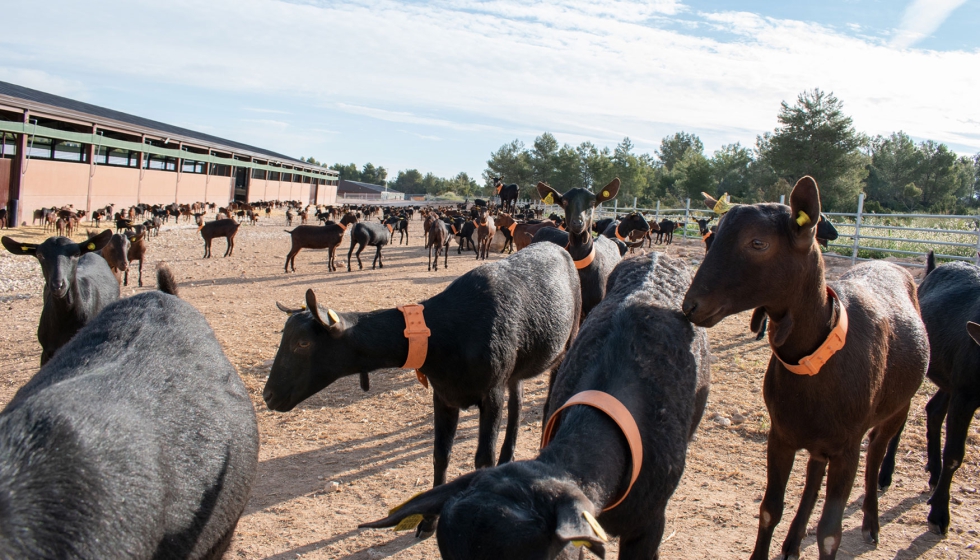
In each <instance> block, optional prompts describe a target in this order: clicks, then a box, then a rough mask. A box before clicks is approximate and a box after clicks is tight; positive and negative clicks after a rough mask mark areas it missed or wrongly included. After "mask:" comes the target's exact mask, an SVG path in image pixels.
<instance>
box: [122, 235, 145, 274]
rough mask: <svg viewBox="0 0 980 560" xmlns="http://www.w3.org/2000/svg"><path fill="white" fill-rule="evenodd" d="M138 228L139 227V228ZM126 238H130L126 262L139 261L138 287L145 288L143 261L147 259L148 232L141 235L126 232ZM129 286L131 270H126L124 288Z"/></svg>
mask: <svg viewBox="0 0 980 560" xmlns="http://www.w3.org/2000/svg"><path fill="white" fill-rule="evenodd" d="M137 227H138V226H137ZM126 237H128V238H129V250H128V251H126V260H127V261H128V262H133V261H139V278H138V279H137V285H138V286H139V287H140V288H142V287H143V259H144V258H145V257H146V230H144V231H141V232H139V233H130V232H126ZM128 285H129V268H128V267H127V268H126V273H125V274H124V275H123V286H128Z"/></svg>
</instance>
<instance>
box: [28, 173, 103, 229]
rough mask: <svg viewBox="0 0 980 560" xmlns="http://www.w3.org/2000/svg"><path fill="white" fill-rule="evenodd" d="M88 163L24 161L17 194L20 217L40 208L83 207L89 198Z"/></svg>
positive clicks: (79, 208)
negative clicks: (25, 164) (19, 188)
mask: <svg viewBox="0 0 980 560" xmlns="http://www.w3.org/2000/svg"><path fill="white" fill-rule="evenodd" d="M88 172H89V165H88V164H87V163H85V164H80V163H71V162H65V161H52V160H43V159H31V160H27V172H26V173H24V178H23V183H22V184H21V193H20V215H21V219H22V220H23V219H26V218H25V216H30V215H31V214H32V213H33V212H34V211H35V210H37V209H39V208H50V207H52V206H58V207H61V206H67V205H69V204H71V205H72V206H74V207H75V209H76V210H84V209H85V201H86V199H87V198H88Z"/></svg>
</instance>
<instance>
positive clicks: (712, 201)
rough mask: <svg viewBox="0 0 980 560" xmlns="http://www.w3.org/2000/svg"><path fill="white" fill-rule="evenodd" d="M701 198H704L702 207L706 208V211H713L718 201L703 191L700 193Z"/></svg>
mask: <svg viewBox="0 0 980 560" xmlns="http://www.w3.org/2000/svg"><path fill="white" fill-rule="evenodd" d="M701 196H703V197H704V205H705V206H707V207H708V210H714V209H715V205H716V204H718V199H716V198H715V197H713V196H711V195H710V194H708V193H706V192H704V191H701Z"/></svg>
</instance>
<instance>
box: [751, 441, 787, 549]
mask: <svg viewBox="0 0 980 560" xmlns="http://www.w3.org/2000/svg"><path fill="white" fill-rule="evenodd" d="M795 457H796V450H795V449H793V448H792V446H790V445H789V444H787V443H784V442H783V441H781V440H780V439H779V436H778V435H775V434H773V433H771V432H770V434H769V443H768V445H767V448H766V494H765V496H763V498H762V504H761V505H760V506H759V533H758V535H756V539H755V550H754V551H753V552H752V556H751V557H750V558H751V560H769V545H770V544H771V543H772V533H773V530H775V528H776V525H777V524H778V523H779V520H780V519H782V517H783V500H784V498H785V496H786V483H787V482H788V481H789V475H790V472H792V470H793V460H794V459H795Z"/></svg>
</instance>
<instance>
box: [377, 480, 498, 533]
mask: <svg viewBox="0 0 980 560" xmlns="http://www.w3.org/2000/svg"><path fill="white" fill-rule="evenodd" d="M481 474H483V472H482V471H474V472H471V473H469V474H465V475H463V476H461V477H459V478H457V479H456V480H454V481H452V482H450V483H448V484H443V485H442V486H436V487H435V488H433V489H432V490H429V491H428V492H423V493H421V494H417V495H415V496H414V497H412V498H411V499H409V500H408V501H407V502H405V503H403V504H401V505H397V506H395V507H393V508H391V510H389V511H388V517H385V518H384V519H379V520H377V521H371V522H370V523H362V524H360V525H358V528H361V529H383V528H385V527H395V530H396V531H407V530H409V529H413V528H415V526H416V525H418V524H419V523H421V522H422V516H423V515H439V513H440V512H441V511H442V506H444V505H445V504H446V502H448V501H449V499H450V498H452V497H454V496H456V495H457V494H459V493H460V492H463V491H464V490H466V489H467V488H469V487H470V485H471V484H473V481H474V480H476V479H477V478H478V477H479V476H480V475H481Z"/></svg>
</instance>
